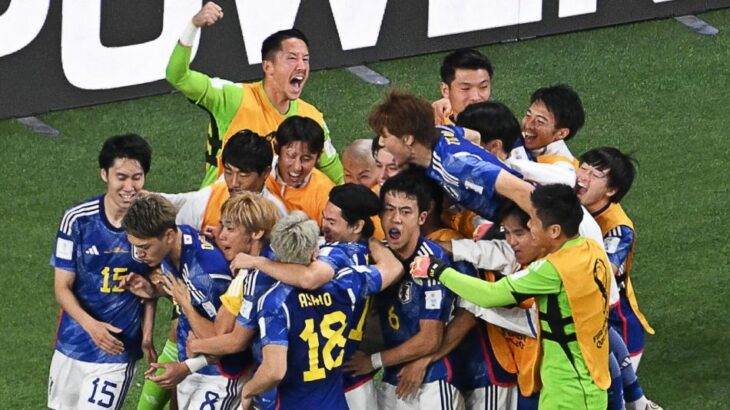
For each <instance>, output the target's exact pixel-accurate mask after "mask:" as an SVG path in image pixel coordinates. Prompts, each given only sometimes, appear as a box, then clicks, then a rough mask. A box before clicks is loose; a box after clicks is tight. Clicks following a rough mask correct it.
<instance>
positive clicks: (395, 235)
mask: <svg viewBox="0 0 730 410" xmlns="http://www.w3.org/2000/svg"><path fill="white" fill-rule="evenodd" d="M400 237H401V232H400V229H398V228H390V229H389V230H388V239H392V240H393V241H397V240H398V239H400Z"/></svg>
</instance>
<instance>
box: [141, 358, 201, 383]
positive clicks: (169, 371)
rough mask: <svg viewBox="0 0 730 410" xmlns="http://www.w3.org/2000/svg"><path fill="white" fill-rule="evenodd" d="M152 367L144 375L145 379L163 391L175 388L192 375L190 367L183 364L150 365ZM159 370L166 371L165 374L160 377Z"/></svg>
mask: <svg viewBox="0 0 730 410" xmlns="http://www.w3.org/2000/svg"><path fill="white" fill-rule="evenodd" d="M150 366H151V367H150V368H149V369H147V371H146V372H145V373H144V377H145V378H146V379H147V380H151V381H153V382H155V383H157V385H158V386H160V387H162V388H163V389H168V390H169V389H172V388H174V387H175V386H177V385H178V383H180V382H181V381H183V380H184V379H185V378H186V377H187V376H188V375H189V374H190V369H189V368H188V366H187V365H186V364H185V363H181V362H170V363H150ZM159 369H164V372H163V373H162V374H160V375H159V376H158V375H157V374H156V373H157V370H159Z"/></svg>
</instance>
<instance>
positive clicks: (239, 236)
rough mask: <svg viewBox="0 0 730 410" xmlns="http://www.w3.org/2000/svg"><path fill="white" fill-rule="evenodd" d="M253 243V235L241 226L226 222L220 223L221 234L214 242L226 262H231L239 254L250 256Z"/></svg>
mask: <svg viewBox="0 0 730 410" xmlns="http://www.w3.org/2000/svg"><path fill="white" fill-rule="evenodd" d="M254 241H255V239H254V235H253V234H252V233H251V232H249V231H248V230H246V228H245V227H244V226H243V225H234V224H233V223H232V222H231V221H228V220H222V221H221V232H220V234H219V235H218V238H217V241H216V242H217V245H218V247H219V248H220V250H221V251H222V252H223V256H225V258H226V260H227V261H232V260H233V258H235V257H236V255H238V254H239V253H241V252H243V253H247V254H249V255H250V254H251V244H253V243H254Z"/></svg>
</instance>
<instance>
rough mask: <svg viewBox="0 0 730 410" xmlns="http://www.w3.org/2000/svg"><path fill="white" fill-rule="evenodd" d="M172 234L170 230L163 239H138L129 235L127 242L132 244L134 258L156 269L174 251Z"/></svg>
mask: <svg viewBox="0 0 730 410" xmlns="http://www.w3.org/2000/svg"><path fill="white" fill-rule="evenodd" d="M170 232H171V230H168V233H166V234H165V235H163V236H162V237H161V238H137V237H136V236H134V235H131V234H127V240H129V243H131V244H132V248H133V249H134V256H136V257H137V259H140V260H141V261H142V262H144V263H145V264H147V265H149V266H152V267H155V266H159V265H160V263H162V260H163V259H165V257H166V256H167V254H168V253H170V250H171V249H172V241H171V240H170V235H169V233H170Z"/></svg>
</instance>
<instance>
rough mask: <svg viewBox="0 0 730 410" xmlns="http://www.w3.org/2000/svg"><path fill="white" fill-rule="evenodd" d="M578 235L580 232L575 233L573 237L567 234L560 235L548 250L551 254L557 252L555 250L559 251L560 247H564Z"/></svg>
mask: <svg viewBox="0 0 730 410" xmlns="http://www.w3.org/2000/svg"><path fill="white" fill-rule="evenodd" d="M578 236H579V235H578V234H576V235H574V236H572V237H567V236H565V235H560V237H559V238H555V240H553V241H552V242H551V243H550V244H549V245H548V247H547V252H548V253H549V254H550V253H555V252H557V251H559V250H560V248H562V247H563V245H565V244H566V243H567V242H569V241H572V240H573V239H575V238H577V237H578Z"/></svg>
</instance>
